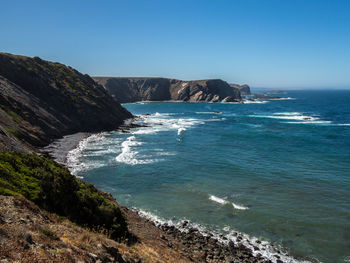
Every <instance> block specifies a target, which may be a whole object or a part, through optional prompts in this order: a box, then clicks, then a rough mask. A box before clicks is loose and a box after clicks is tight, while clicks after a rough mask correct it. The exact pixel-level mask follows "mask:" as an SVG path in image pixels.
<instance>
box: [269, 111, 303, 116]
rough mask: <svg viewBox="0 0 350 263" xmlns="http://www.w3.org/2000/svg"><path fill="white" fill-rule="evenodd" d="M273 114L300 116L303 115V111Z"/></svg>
mask: <svg viewBox="0 0 350 263" xmlns="http://www.w3.org/2000/svg"><path fill="white" fill-rule="evenodd" d="M273 115H286V116H298V115H301V113H300V112H276V113H274V114H273Z"/></svg>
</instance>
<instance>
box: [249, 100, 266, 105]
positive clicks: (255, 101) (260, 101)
mask: <svg viewBox="0 0 350 263" xmlns="http://www.w3.org/2000/svg"><path fill="white" fill-rule="evenodd" d="M243 103H244V104H253V103H258V104H265V103H268V101H267V100H243Z"/></svg>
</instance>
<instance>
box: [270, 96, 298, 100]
mask: <svg viewBox="0 0 350 263" xmlns="http://www.w3.org/2000/svg"><path fill="white" fill-rule="evenodd" d="M271 99H272V100H295V98H291V97H282V98H271Z"/></svg>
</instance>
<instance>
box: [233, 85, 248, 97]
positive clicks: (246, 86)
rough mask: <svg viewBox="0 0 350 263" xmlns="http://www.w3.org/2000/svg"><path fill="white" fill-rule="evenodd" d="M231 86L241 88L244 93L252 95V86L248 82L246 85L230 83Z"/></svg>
mask: <svg viewBox="0 0 350 263" xmlns="http://www.w3.org/2000/svg"><path fill="white" fill-rule="evenodd" d="M230 86H231V87H234V88H237V89H239V90H240V92H241V94H242V95H251V93H250V87H249V86H248V85H247V84H244V85H238V84H230Z"/></svg>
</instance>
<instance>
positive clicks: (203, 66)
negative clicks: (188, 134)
mask: <svg viewBox="0 0 350 263" xmlns="http://www.w3.org/2000/svg"><path fill="white" fill-rule="evenodd" d="M0 51H2V52H10V53H15V54H22V55H27V56H39V57H41V58H43V59H47V60H53V61H58V62H61V63H64V64H68V65H70V66H72V67H74V68H76V69H78V70H79V71H81V72H83V73H88V74H90V75H93V76H97V75H99V76H161V77H172V78H179V79H185V80H189V79H202V78H222V79H224V80H227V81H228V82H233V83H241V84H242V83H248V84H250V85H251V86H253V87H274V88H290V87H293V88H300V87H339V88H350V0H343V1H340V0H339V1H338V0H329V1H322V0H317V1H316V0H315V1H314V0H278V1H277V0H255V1H254V0H231V1H224V0H221V1H219V0H215V1H214V0H212V1H205V0H202V1H194V0H185V1H181V0H176V1H175V0H174V1H170V0H159V1H154V0H144V1H133V0H125V1H117V0H116V1H97V0H96V1H88V0H84V1H74V0H70V1H63V0H60V1H50V0H48V1H44V0H42V1H35V0H31V1H27V0H23V1H18V0H1V5H0Z"/></svg>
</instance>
